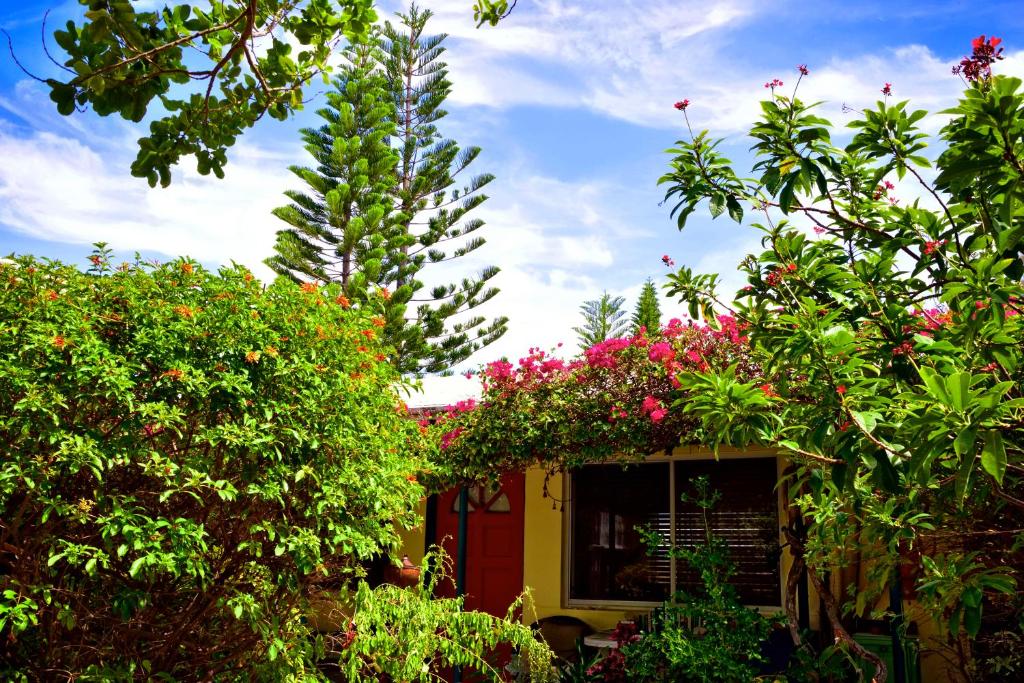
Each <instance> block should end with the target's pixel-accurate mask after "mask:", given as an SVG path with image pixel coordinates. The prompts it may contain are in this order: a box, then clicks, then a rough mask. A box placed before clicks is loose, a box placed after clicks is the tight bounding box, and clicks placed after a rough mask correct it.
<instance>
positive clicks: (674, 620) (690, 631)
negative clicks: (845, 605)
mask: <svg viewBox="0 0 1024 683" xmlns="http://www.w3.org/2000/svg"><path fill="white" fill-rule="evenodd" d="M692 483H693V485H694V489H695V494H696V495H692V496H691V495H689V494H686V493H684V494H683V500H687V501H691V502H693V503H694V504H695V505H696V506H697V507H698V508H699V509H700V510H701V513H702V514H703V515H704V525H705V535H704V539H703V541H702V542H701V543H698V544H696V545H694V546H693V547H686V546H676V547H673V548H671V549H670V550H669V555H670V556H671V557H672V558H673V559H676V558H678V559H681V560H683V561H684V562H686V563H687V564H688V565H689V566H690V567H692V568H693V569H694V570H695V571H696V572H697V573H698V574H699V576H700V581H701V586H700V588H699V589H697V590H695V591H691V592H688V591H679V592H678V593H676V595H675V596H674V598H673V599H672V600H671V601H669V602H666V603H665V604H664V606H663V607H662V610H661V611H660V613H659V624H658V626H657V628H655V629H653V630H652V632H651V633H649V634H645V635H644V636H643V637H642V638H638V639H636V640H635V641H634V642H632V643H628V644H626V646H625V647H623V648H622V649H623V653H622V654H623V657H624V659H625V668H626V671H627V672H628V674H629V680H642V681H701V682H702V683H710V682H712V681H724V682H730V681H752V680H754V679H755V678H756V677H757V674H758V672H759V670H760V665H761V664H762V663H764V657H763V654H762V645H763V643H764V642H765V641H766V640H767V638H768V634H769V632H770V630H771V628H772V623H773V620H772V619H770V618H767V617H763V616H761V614H759V613H758V612H757V610H755V609H751V608H748V607H745V606H744V605H743V603H742V602H741V601H740V599H739V595H737V593H736V589H735V588H734V587H733V586H732V585H731V584H730V583H729V578H730V576H732V574H734V573H735V571H736V568H735V566H734V565H733V564H732V561H731V560H730V558H729V551H728V547H727V546H726V544H725V542H724V541H723V540H722V539H720V538H718V537H716V536H715V535H714V534H713V533H712V532H711V527H710V526H709V522H708V514H709V513H710V511H711V509H712V508H714V506H715V503H716V501H717V500H718V498H719V497H720V494H718V493H717V492H715V491H712V490H711V489H710V487H709V485H708V481H707V479H706V478H703V477H698V478H697V479H695V480H694V481H693V482H692ZM644 540H645V543H646V544H647V547H648V552H650V553H652V554H653V553H655V552H657V550H658V548H659V546H661V545H663V543H664V540H663V539H662V538H661V536H660V535H659V534H658V533H657V532H653V531H647V532H646V536H645V539H644Z"/></svg>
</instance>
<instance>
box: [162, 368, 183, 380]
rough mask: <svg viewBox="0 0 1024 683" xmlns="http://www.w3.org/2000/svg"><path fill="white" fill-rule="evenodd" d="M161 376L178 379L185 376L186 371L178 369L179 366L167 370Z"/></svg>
mask: <svg viewBox="0 0 1024 683" xmlns="http://www.w3.org/2000/svg"><path fill="white" fill-rule="evenodd" d="M160 376H161V377H169V378H171V379H174V380H178V379H181V378H182V377H184V376H185V373H184V372H182V371H181V370H178V369H177V368H171V369H170V370H168V371H167V372H165V373H164V374H162V375H160Z"/></svg>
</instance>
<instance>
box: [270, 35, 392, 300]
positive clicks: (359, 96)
mask: <svg viewBox="0 0 1024 683" xmlns="http://www.w3.org/2000/svg"><path fill="white" fill-rule="evenodd" d="M344 56H345V58H346V60H347V63H346V64H345V66H344V67H342V69H341V73H340V74H339V76H338V77H337V78H336V79H335V80H334V90H333V91H331V92H329V93H327V106H326V107H324V108H323V109H320V110H319V111H318V112H317V114H318V115H319V116H320V118H322V119H324V121H325V123H324V124H323V125H322V126H321V127H320V128H305V129H303V130H302V131H301V135H302V139H303V141H304V142H305V143H306V144H305V149H306V151H308V152H309V153H310V155H311V156H312V157H313V159H314V161H316V164H317V165H316V167H315V168H308V167H304V166H291V167H290V169H289V170H291V171H292V173H294V174H295V175H296V176H298V177H299V178H301V179H302V180H303V181H304V182H305V184H306V186H307V190H306V191H305V192H299V191H295V190H289V191H287V192H285V195H286V196H287V197H288V198H289V199H291V201H292V203H291V204H289V205H288V206H284V207H280V208H278V209H275V210H274V212H273V213H274V215H275V216H277V217H278V218H280V219H281V220H283V221H284V222H286V223H287V224H288V225H289V226H290V227H288V228H285V229H283V230H279V231H278V233H277V243H276V244H275V246H274V250H275V252H276V253H275V254H274V255H273V256H271V257H270V258H269V259H267V265H269V266H270V267H271V268H273V269H274V270H275V271H276V272H278V273H280V274H282V275H287V276H289V277H291V278H293V279H295V280H304V281H317V280H320V281H324V282H327V281H332V282H338V283H340V284H341V286H342V289H343V290H344V291H345V294H346V295H347V296H349V297H355V298H357V299H362V298H364V296H365V290H366V288H367V286H368V285H369V284H370V283H376V282H380V281H383V280H386V279H387V278H386V275H384V274H383V272H382V271H383V268H384V257H385V254H386V252H387V249H388V248H389V247H390V246H393V245H392V244H389V242H391V241H393V240H394V238H395V236H396V230H395V229H394V226H395V222H396V220H395V219H396V217H395V216H394V207H393V203H392V201H391V197H390V192H391V190H392V188H393V187H394V184H395V175H394V169H395V164H396V163H397V158H398V156H397V154H396V153H395V151H394V150H393V149H392V148H391V147H390V145H389V144H388V137H389V136H390V135H391V134H392V133H393V132H394V122H393V118H394V117H393V113H392V107H391V100H390V98H389V96H388V93H387V90H386V81H385V80H384V79H383V78H382V77H381V75H380V74H379V73H376V72H375V70H374V68H375V60H374V59H373V48H372V47H370V46H367V45H354V46H350V47H348V48H347V49H346V50H345V53H344Z"/></svg>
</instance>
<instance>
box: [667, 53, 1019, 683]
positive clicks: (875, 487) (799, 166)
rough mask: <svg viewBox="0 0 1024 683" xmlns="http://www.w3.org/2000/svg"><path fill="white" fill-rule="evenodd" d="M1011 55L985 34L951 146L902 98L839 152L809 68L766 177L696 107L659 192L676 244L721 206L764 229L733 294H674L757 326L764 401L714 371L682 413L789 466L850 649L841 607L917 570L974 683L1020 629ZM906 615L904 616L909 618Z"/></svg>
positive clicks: (1015, 139) (953, 122)
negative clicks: (843, 580) (699, 124)
mask: <svg viewBox="0 0 1024 683" xmlns="http://www.w3.org/2000/svg"><path fill="white" fill-rule="evenodd" d="M999 43H1000V41H999V39H998V38H989V39H986V38H985V36H981V37H979V38H977V39H976V40H975V41H974V43H973V46H972V47H973V50H972V54H971V55H970V56H968V57H965V58H964V60H963V61H962V62H961V63H960V65H959V66H958V67H956V69H954V72H955V73H957V74H959V75H960V76H961V77H962V78H963V79H964V80H965V85H966V90H965V91H964V94H963V97H962V98H961V99H960V101H959V102H957V103H955V104H952V106H951V107H950V108H949V109H947V110H946V111H945V112H944V114H946V115H947V116H949V121H948V122H947V123H946V125H945V126H944V127H943V128H942V130H941V132H940V133H939V134H938V135H937V136H935V139H930V136H928V135H927V134H926V133H924V132H923V131H922V130H921V129H920V127H919V124H920V122H921V120H922V119H924V118H925V116H926V112H924V111H920V110H915V109H912V108H911V106H910V103H909V102H906V101H895V100H894V98H893V96H892V93H893V90H894V88H893V86H892V85H891V84H889V83H886V84H885V85H884V87H882V88H881V91H882V98H881V99H880V100H879V101H878V102H877V103H875V105H874V106H872V107H870V108H868V109H865V110H864V111H862V112H859V116H858V117H857V118H856V119H855V120H853V121H852V122H851V123H850V124H849V127H850V134H851V137H850V139H849V142H847V143H846V144H845V145H839V144H838V143H837V142H836V141H835V140H834V139H833V134H834V131H833V128H832V125H831V124H830V123H829V122H828V121H826V120H825V119H823V118H821V117H819V116H817V115H816V114H815V113H814V111H815V105H814V104H810V103H805V102H803V101H801V100H800V99H799V97H798V91H799V86H800V83H801V81H802V79H803V78H806V77H808V76H809V71H808V70H807V68H806V67H804V66H800V67H799V68H798V72H799V73H798V78H797V80H796V86H795V87H794V88H793V89H792V90H789V91H784V90H783V88H782V83H781V82H780V81H779V80H778V79H776V80H775V81H773V82H769V84H768V87H769V89H770V92H771V96H770V97H769V98H768V99H767V100H766V101H765V102H763V103H762V117H761V120H760V121H758V122H757V123H756V124H755V125H754V127H753V128H752V129H751V132H750V134H751V137H752V139H753V143H754V145H753V150H754V152H755V154H756V163H755V164H754V167H753V173H754V176H755V177H754V178H743V177H741V176H740V175H739V174H737V173H736V172H734V171H733V170H732V167H731V164H730V162H729V161H728V160H727V159H725V158H724V157H723V156H722V155H721V153H720V152H719V151H718V149H717V146H718V143H719V141H716V140H713V139H711V138H710V136H709V134H708V132H707V131H700V132H696V133H695V132H694V131H693V130H692V129H690V128H689V119H688V116H687V113H688V109H689V107H690V103H689V102H688V101H686V100H684V101H681V102H679V103H678V104H677V105H676V107H677V108H678V109H679V110H680V111H681V113H682V115H683V117H684V121H685V122H686V124H687V126H686V128H687V136H686V137H685V138H684V139H683V140H681V141H679V142H678V143H677V145H676V148H675V149H674V150H672V154H673V160H672V168H671V171H670V172H669V173H667V174H666V175H665V176H664V177H663V178H662V180H661V182H663V183H665V184H666V185H667V187H668V191H667V198H668V199H669V200H671V201H672V202H673V205H674V208H673V213H674V215H676V216H677V218H678V222H679V227H680V228H682V227H683V226H684V225H685V224H686V221H687V219H688V217H689V216H690V215H691V214H692V213H693V212H694V211H695V210H696V209H697V208H698V206H701V205H702V204H703V203H704V202H707V206H708V208H709V209H710V212H711V215H712V216H718V215H720V214H722V213H725V212H728V214H729V215H730V217H732V218H733V219H734V220H736V221H737V222H740V221H742V220H743V219H744V216H745V214H747V213H750V212H753V214H754V215H755V216H756V218H755V219H754V222H753V223H752V228H751V229H753V230H756V231H758V232H759V233H760V235H761V237H762V243H763V245H764V251H762V252H761V253H759V254H752V255H750V256H748V257H747V258H746V259H744V260H743V261H742V263H741V266H740V267H741V270H742V271H743V272H744V274H745V275H746V277H747V282H748V284H747V285H746V286H745V287H744V288H743V290H742V291H740V292H738V293H737V294H736V295H735V297H733V296H731V295H728V296H726V295H723V294H722V293H720V292H719V291H718V289H717V287H716V285H717V279H716V276H714V275H708V274H697V273H694V272H692V271H691V270H690V269H688V268H685V267H684V268H681V269H679V270H678V272H676V273H675V274H674V275H673V276H672V277H671V279H670V285H669V287H670V291H671V293H673V294H675V295H678V296H679V297H681V298H682V299H683V300H684V301H685V302H687V303H688V304H689V306H690V310H691V313H692V314H694V315H699V314H700V313H701V312H702V311H705V312H706V311H711V310H723V309H724V310H728V311H729V313H730V315H732V316H734V317H735V319H736V320H737V321H739V322H740V323H741V324H742V325H744V326H745V329H746V332H747V334H748V335H749V338H750V345H751V349H750V352H751V354H752V356H753V358H755V359H756V362H757V363H758V364H759V366H760V367H761V369H762V371H763V373H764V379H763V380H762V379H759V380H756V382H762V381H763V382H764V384H763V385H762V388H763V392H762V395H761V396H754V395H753V394H752V393H750V391H749V390H750V389H751V388H753V387H755V386H756V384H755V381H751V380H750V379H748V378H744V377H742V376H738V375H735V374H734V373H732V372H731V371H729V370H726V371H724V372H723V371H721V370H720V369H717V368H710V369H709V370H707V371H697V372H687V373H683V374H681V375H679V380H680V382H681V383H682V388H683V391H684V393H685V398H683V399H680V400H677V401H676V402H675V403H674V408H675V410H678V411H680V412H681V413H683V414H684V415H686V416H689V417H690V418H693V419H696V420H698V421H699V422H700V425H701V430H702V432H703V433H704V435H705V437H704V438H705V439H706V440H707V441H708V442H709V443H711V444H722V443H728V444H733V445H736V446H740V447H744V446H749V445H754V444H758V445H762V446H771V447H775V448H778V449H780V450H781V451H782V452H785V453H787V454H789V455H790V456H791V457H792V459H793V461H794V463H795V464H796V469H795V471H794V472H793V474H792V477H791V478H790V479H789V480H788V481H787V486H788V488H789V490H790V491H791V495H792V497H793V499H794V500H795V501H796V504H797V505H796V508H795V509H794V510H792V511H791V522H792V523H791V524H790V525H789V526H788V527H787V534H788V536H789V541H790V548H791V550H792V551H793V552H794V554H795V556H796V563H795V564H794V571H795V572H800V571H804V570H806V572H807V575H808V577H809V578H810V581H811V583H812V584H813V585H814V586H815V587H816V588H817V590H818V592H819V594H820V595H821V596H822V598H823V600H824V604H825V608H826V612H827V614H828V617H829V619H830V621H831V623H832V628H833V630H834V632H835V633H836V635H837V638H839V639H840V640H841V641H844V642H845V643H847V645H848V646H850V647H851V648H853V649H857V646H856V644H855V643H853V641H852V640H851V639H850V638H849V636H848V635H847V633H846V630H845V629H844V620H843V619H842V618H841V616H842V613H843V611H844V610H848V611H851V612H854V613H857V614H867V613H869V612H872V611H874V610H875V608H877V607H879V606H883V607H884V606H886V601H885V600H884V599H883V600H881V601H880V599H881V598H882V597H883V596H882V593H884V592H886V591H887V589H888V588H889V587H891V586H893V584H895V583H896V582H897V581H898V580H899V576H900V574H901V572H902V573H904V574H916V575H917V576H916V584H915V588H916V591H917V594H918V598H919V600H920V604H921V605H922V606H923V607H924V608H925V609H926V610H927V611H928V613H929V614H930V615H931V616H932V617H933V618H935V619H936V620H939V621H940V622H941V623H942V624H943V625H944V627H945V628H946V631H947V633H948V642H949V646H950V650H951V651H952V652H953V653H954V654H955V655H956V659H957V661H958V664H959V667H960V669H961V671H962V673H963V674H964V675H965V676H968V677H970V678H972V679H977V680H980V679H984V678H985V677H986V675H987V673H986V672H985V671H984V670H983V668H982V665H980V664H978V663H977V662H974V661H972V657H971V642H970V640H971V639H973V638H975V637H977V636H978V635H979V634H981V633H983V631H984V629H985V628H986V626H985V620H984V618H983V615H984V614H985V612H986V611H991V612H1002V613H1004V614H1013V613H1014V612H1016V615H1017V617H1019V616H1020V614H1021V612H1020V599H1019V594H1018V593H1016V586H1017V584H1018V582H1019V581H1020V580H1021V578H1022V577H1021V576H1020V571H1021V570H1020V568H1021V566H1022V562H1021V560H1022V557H1021V554H1020V550H1019V548H1020V546H1021V544H1022V542H1024V536H1022V535H1021V530H1020V524H1019V520H1020V519H1021V515H1022V514H1024V477H1022V475H1024V432H1022V424H1024V422H1022V418H1024V412H1022V408H1024V393H1022V392H1021V386H1022V379H1024V377H1022V375H1021V373H1022V365H1021V363H1022V360H1024V358H1022V355H1024V345H1022V339H1024V337H1022V318H1021V317H1020V315H1019V314H1020V313H1021V312H1022V311H1024V288H1022V285H1021V277H1022V275H1024V262H1022V260H1021V254H1022V238H1024V204H1022V199H1024V189H1022V188H1024V92H1022V91H1021V81H1020V80H1019V79H1015V78H1008V77H1004V76H998V75H994V74H993V73H992V66H993V64H994V63H995V62H996V61H998V60H999V59H1001V56H1002V55H1001V52H1002V48H1000V47H999ZM929 142H931V143H932V144H933V145H934V147H935V148H936V149H937V150H938V151H937V153H933V154H931V155H929V154H927V149H928V145H929ZM737 415H744V416H747V417H745V418H744V419H740V420H737V419H736V416H737ZM797 518H802V521H803V522H804V525H800V524H797ZM798 529H804V530H803V531H798ZM850 549H857V551H856V553H851V552H850ZM853 561H859V562H861V563H862V564H863V565H864V566H866V568H867V573H868V576H869V577H870V579H871V580H870V582H869V585H868V586H861V587H860V588H859V589H857V590H854V591H850V592H846V593H843V592H837V591H834V590H833V589H832V587H831V586H830V584H829V582H828V581H826V580H825V577H826V576H827V575H828V574H829V573H830V572H841V571H842V570H843V569H844V568H845V567H848V566H849V565H850V563H851V562H853ZM891 607H892V608H893V609H894V610H896V612H895V613H892V614H891V616H898V609H899V600H898V599H896V600H893V602H892V603H891ZM995 607H998V609H993V608H995ZM1004 621H1007V622H1009V623H1011V624H1012V623H1013V621H1014V618H1011V619H1008V620H1004ZM1011 628H1014V627H1013V626H1011ZM1015 628H1018V629H1019V625H1018V626H1016V627H1015ZM862 654H863V653H862ZM872 661H874V663H875V664H876V666H877V673H876V679H877V680H882V679H884V677H885V675H886V672H885V670H884V667H883V666H882V665H881V662H878V661H877V660H875V659H873V660H872Z"/></svg>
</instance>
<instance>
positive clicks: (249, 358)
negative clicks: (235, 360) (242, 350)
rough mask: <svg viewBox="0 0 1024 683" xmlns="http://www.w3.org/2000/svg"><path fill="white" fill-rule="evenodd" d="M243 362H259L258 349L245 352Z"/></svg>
mask: <svg viewBox="0 0 1024 683" xmlns="http://www.w3.org/2000/svg"><path fill="white" fill-rule="evenodd" d="M245 362H246V363H259V362H260V352H259V351H250V352H249V353H247V354H245Z"/></svg>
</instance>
